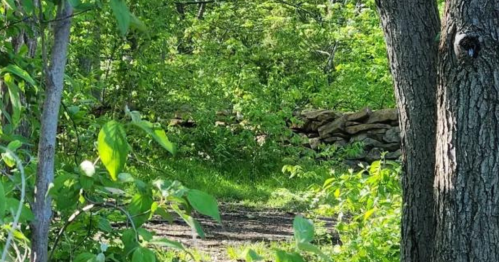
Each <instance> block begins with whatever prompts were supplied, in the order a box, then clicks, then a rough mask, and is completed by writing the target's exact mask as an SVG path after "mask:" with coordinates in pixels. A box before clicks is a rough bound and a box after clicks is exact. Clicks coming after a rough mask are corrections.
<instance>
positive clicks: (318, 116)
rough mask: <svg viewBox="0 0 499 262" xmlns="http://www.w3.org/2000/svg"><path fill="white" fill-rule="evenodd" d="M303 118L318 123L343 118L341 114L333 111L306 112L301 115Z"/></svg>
mask: <svg viewBox="0 0 499 262" xmlns="http://www.w3.org/2000/svg"><path fill="white" fill-rule="evenodd" d="M301 115H302V116H304V117H305V118H307V119H309V120H317V121H329V120H332V119H335V118H338V117H339V116H341V114H339V113H336V112H334V111H333V110H325V109H320V110H305V111H303V112H302V113H301Z"/></svg>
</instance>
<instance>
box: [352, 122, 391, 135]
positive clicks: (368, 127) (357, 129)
mask: <svg viewBox="0 0 499 262" xmlns="http://www.w3.org/2000/svg"><path fill="white" fill-rule="evenodd" d="M390 127H391V126H390V125H386V124H362V125H357V126H349V127H346V128H345V132H347V133H349V134H357V133H359V132H362V131H366V130H372V129H384V128H386V129H388V128H390Z"/></svg>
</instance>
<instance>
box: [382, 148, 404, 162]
mask: <svg viewBox="0 0 499 262" xmlns="http://www.w3.org/2000/svg"><path fill="white" fill-rule="evenodd" d="M401 156H402V150H400V149H399V150H397V151H395V152H390V153H388V154H386V155H385V158H386V159H389V160H397V159H399V158H400V157H401Z"/></svg>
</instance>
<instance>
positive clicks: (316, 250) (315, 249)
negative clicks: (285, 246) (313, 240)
mask: <svg viewBox="0 0 499 262" xmlns="http://www.w3.org/2000/svg"><path fill="white" fill-rule="evenodd" d="M298 249H299V250H301V251H306V252H311V253H314V254H316V255H318V256H319V257H321V258H322V260H324V261H331V259H330V258H329V257H328V256H326V254H324V253H322V251H321V250H320V249H319V248H318V247H317V246H314V245H312V244H310V243H298Z"/></svg>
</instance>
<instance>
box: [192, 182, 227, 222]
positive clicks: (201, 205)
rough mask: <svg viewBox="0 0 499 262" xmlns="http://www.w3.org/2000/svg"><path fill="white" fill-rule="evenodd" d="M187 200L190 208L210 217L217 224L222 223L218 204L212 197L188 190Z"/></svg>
mask: <svg viewBox="0 0 499 262" xmlns="http://www.w3.org/2000/svg"><path fill="white" fill-rule="evenodd" d="M187 200H188V201H189V203H190V204H191V206H192V207H193V208H194V209H196V210H197V211H198V212H199V213H201V214H203V215H206V216H210V217H212V218H213V219H215V220H216V221H218V222H222V219H221V218H220V212H219V211H218V203H217V201H216V200H215V198H214V197H212V196H211V195H209V194H206V193H205V192H202V191H199V190H195V189H193V190H189V192H188V193H187Z"/></svg>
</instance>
